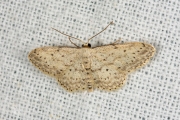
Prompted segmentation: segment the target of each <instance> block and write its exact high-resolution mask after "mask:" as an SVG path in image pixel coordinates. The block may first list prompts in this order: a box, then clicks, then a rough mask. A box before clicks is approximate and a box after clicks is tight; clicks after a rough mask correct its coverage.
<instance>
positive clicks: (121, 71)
mask: <svg viewBox="0 0 180 120" xmlns="http://www.w3.org/2000/svg"><path fill="white" fill-rule="evenodd" d="M111 24H113V22H111V23H110V24H108V25H107V26H106V27H105V28H104V29H103V30H102V31H100V32H99V33H97V34H96V35H94V36H93V37H91V38H90V39H88V41H87V42H83V41H82V40H80V39H78V38H75V37H72V36H70V35H67V34H64V33H62V32H60V31H58V30H57V29H54V28H53V29H54V30H56V31H58V32H59V33H61V34H63V35H66V36H68V38H69V41H70V42H71V43H72V44H74V45H75V46H76V47H58V46H57V47H40V48H36V49H34V50H32V51H31V52H30V53H29V55H28V58H29V60H30V61H31V62H32V64H33V65H35V66H36V67H37V68H38V69H39V70H41V71H42V72H43V73H45V74H47V75H50V76H52V77H54V78H55V79H57V80H58V83H59V84H60V85H61V86H62V87H63V88H64V89H65V90H67V91H69V92H81V91H88V92H91V91H93V90H95V89H99V90H104V91H115V90H117V89H119V88H121V87H122V86H123V85H124V84H125V81H126V77H127V75H128V74H130V73H131V72H133V71H135V70H137V69H139V68H141V67H142V66H144V65H145V64H146V63H147V62H148V61H149V60H150V58H152V56H153V55H154V53H155V48H154V47H153V46H152V45H150V44H147V43H143V42H129V43H123V44H119V43H118V42H114V43H113V44H110V45H104V46H100V47H91V44H90V40H91V39H92V38H94V37H95V36H97V35H98V34H100V33H101V32H103V31H104V30H105V29H107V28H108V26H109V25H111ZM71 38H74V39H76V40H79V41H81V42H83V44H82V47H78V46H77V45H76V44H75V43H73V42H72V41H71Z"/></svg>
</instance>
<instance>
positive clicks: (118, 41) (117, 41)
mask: <svg viewBox="0 0 180 120" xmlns="http://www.w3.org/2000/svg"><path fill="white" fill-rule="evenodd" d="M121 40H122V39H121V38H120V39H119V40H116V41H115V42H113V43H111V45H115V44H117V43H120V41H121Z"/></svg>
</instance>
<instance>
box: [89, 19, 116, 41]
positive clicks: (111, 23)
mask: <svg viewBox="0 0 180 120" xmlns="http://www.w3.org/2000/svg"><path fill="white" fill-rule="evenodd" d="M113 24H114V23H113V21H111V22H110V23H109V24H108V25H107V26H106V27H105V28H104V29H103V30H101V31H100V32H99V33H97V34H95V35H94V36H92V37H91V38H89V39H88V42H87V43H89V41H90V40H91V39H93V38H94V37H96V36H97V35H99V34H100V33H102V32H103V31H105V30H106V29H107V28H108V27H109V26H110V25H113Z"/></svg>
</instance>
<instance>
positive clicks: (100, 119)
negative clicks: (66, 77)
mask: <svg viewBox="0 0 180 120" xmlns="http://www.w3.org/2000/svg"><path fill="white" fill-rule="evenodd" d="M111 21H113V22H114V23H115V25H112V26H110V27H109V28H108V29H107V30H106V31H105V32H103V33H101V34H100V35H99V36H97V37H95V38H94V39H93V40H92V41H91V43H92V46H99V45H105V44H110V43H112V42H114V41H115V40H118V39H120V38H122V39H123V40H122V41H124V42H130V41H143V42H146V43H150V44H152V45H153V46H155V48H156V50H157V52H156V54H155V56H154V57H153V59H152V60H151V61H150V63H149V64H148V65H146V66H145V67H143V68H142V69H140V70H138V71H136V72H134V73H132V74H130V75H129V76H128V79H127V83H126V85H125V86H124V87H123V88H122V89H120V90H118V91H117V92H109V93H107V92H100V91H98V90H95V91H94V92H91V93H74V94H72V93H68V92H66V91H65V90H63V89H62V88H61V86H59V85H58V82H57V81H56V80H55V79H53V78H51V77H49V76H46V75H44V74H43V73H41V72H40V71H39V70H38V69H36V68H35V67H34V66H33V65H32V64H31V63H30V62H29V60H28V58H27V56H28V53H29V52H30V51H31V50H33V49H35V48H37V47H41V46H53V45H59V46H73V45H72V44H71V43H70V42H69V40H68V38H67V36H64V35H62V34H59V33H58V32H56V31H54V30H52V29H51V27H53V28H56V29H58V30H60V31H62V32H64V33H66V34H69V35H72V36H74V37H77V38H79V39H82V40H84V41H87V39H88V38H90V37H91V36H93V35H94V34H95V33H98V32H99V31H100V30H102V29H103V28H104V27H105V26H106V25H107V24H108V23H109V22H111ZM73 41H74V42H75V43H76V44H78V45H81V44H82V43H81V42H79V41H77V40H73ZM179 87H180V1H179V0H1V1H0V120H179V118H180V88H179Z"/></svg>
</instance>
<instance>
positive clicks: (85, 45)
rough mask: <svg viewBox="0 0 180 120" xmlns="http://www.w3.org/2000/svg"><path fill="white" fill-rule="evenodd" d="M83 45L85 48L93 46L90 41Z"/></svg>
mask: <svg viewBox="0 0 180 120" xmlns="http://www.w3.org/2000/svg"><path fill="white" fill-rule="evenodd" d="M82 47H83V48H91V44H90V43H85V44H82Z"/></svg>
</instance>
